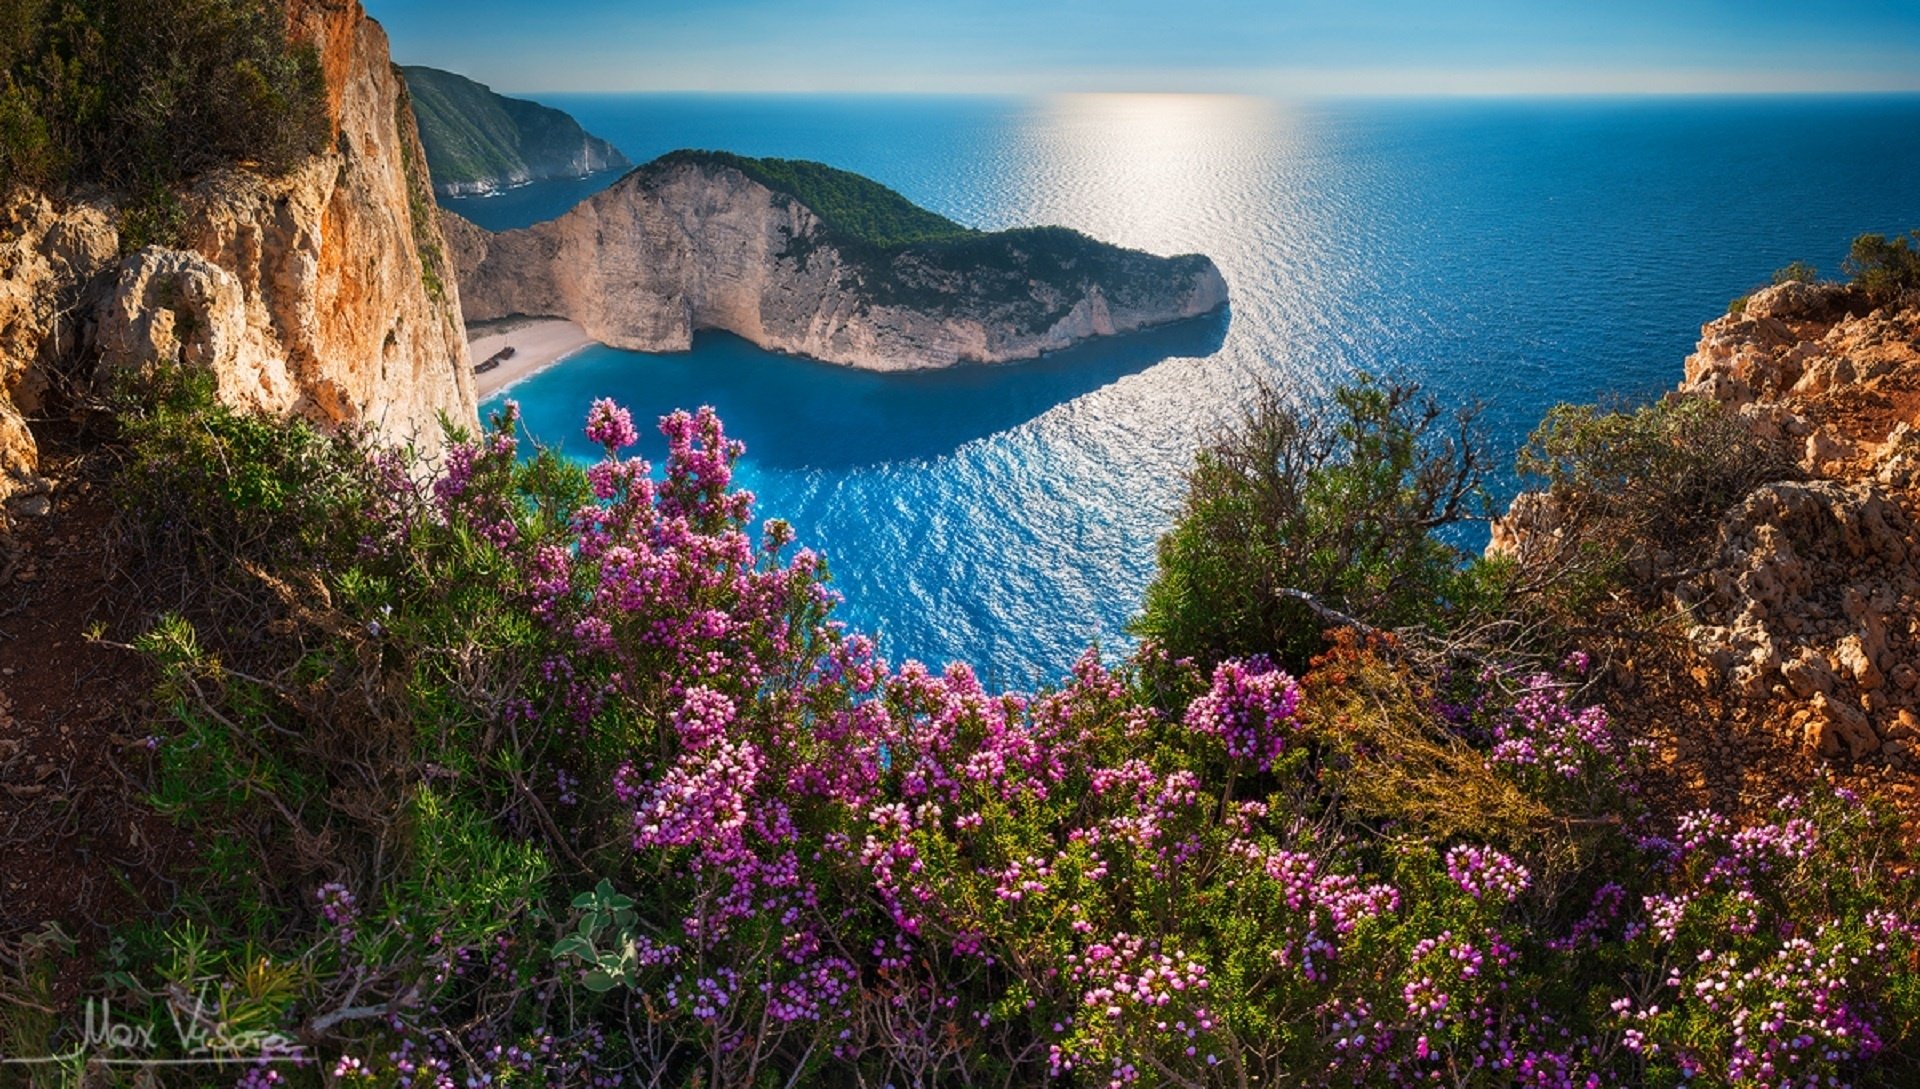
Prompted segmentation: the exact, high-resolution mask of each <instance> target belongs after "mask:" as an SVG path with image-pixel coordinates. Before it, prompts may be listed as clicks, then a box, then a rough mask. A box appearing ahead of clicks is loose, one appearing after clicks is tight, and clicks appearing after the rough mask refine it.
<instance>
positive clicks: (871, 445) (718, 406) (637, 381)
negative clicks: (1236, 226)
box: [510, 307, 1231, 471]
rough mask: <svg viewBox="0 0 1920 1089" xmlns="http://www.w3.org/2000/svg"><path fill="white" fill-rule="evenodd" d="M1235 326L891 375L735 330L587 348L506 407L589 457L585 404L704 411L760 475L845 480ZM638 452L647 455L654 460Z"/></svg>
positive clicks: (1039, 408)
mask: <svg viewBox="0 0 1920 1089" xmlns="http://www.w3.org/2000/svg"><path fill="white" fill-rule="evenodd" d="M1230 321H1231V313H1230V311H1229V308H1226V307H1222V308H1221V309H1220V310H1217V311H1215V312H1214V313H1212V314H1207V315H1203V316H1201V317H1198V318H1191V319H1188V320H1186V321H1181V322H1176V323H1173V324H1171V325H1164V326H1160V327H1158V328H1154V329H1147V330H1143V331H1141V332H1138V333H1131V334H1128V335H1125V336H1116V337H1107V338H1102V339H1098V340H1094V341H1090V342H1088V343H1084V344H1080V345H1076V346H1075V347H1072V348H1069V349H1066V350H1064V351H1060V352H1053V353H1050V354H1048V355H1044V356H1041V357H1040V358H1038V359H1033V360H1028V361H1025V362H1020V363H1007V364H1000V365H994V366H981V365H963V366H957V367H949V368H944V369H941V370H928V371H905V372H899V373H878V372H874V371H863V370H856V369H854V368H852V367H843V366H836V365H834V364H829V363H821V362H818V361H816V360H811V359H804V358H801V357H797V356H788V355H780V354H777V353H774V352H768V351H763V350H761V349H760V348H756V347H754V346H753V345H752V344H749V343H748V342H747V341H745V340H742V339H740V338H739V337H736V336H733V335H732V334H729V333H719V332H702V333H698V334H696V335H695V336H694V341H693V348H692V350H691V351H687V352H677V353H671V354H653V353H640V352H620V351H615V350H613V349H590V350H589V351H588V352H585V353H582V355H581V356H580V357H579V358H576V359H574V360H570V361H569V362H567V363H566V364H565V365H563V366H561V367H556V368H554V369H553V370H552V371H549V372H548V373H546V374H543V375H540V376H538V377H536V378H535V379H531V380H529V382H527V383H524V384H521V385H518V386H516V387H514V389H513V390H512V391H511V393H510V396H513V397H515V398H516V399H518V400H520V401H522V402H523V403H524V404H525V407H526V420H527V424H528V427H529V429H530V430H531V431H532V432H533V433H534V434H535V435H536V436H538V437H540V438H541V439H543V440H545V441H548V442H555V441H558V442H561V443H562V444H563V445H564V446H565V448H566V449H567V452H568V453H571V454H576V455H579V456H583V457H590V456H592V454H593V451H592V450H591V449H590V448H589V447H588V446H587V445H586V443H585V440H584V439H583V438H579V437H578V433H579V421H580V420H581V419H582V418H583V416H584V413H585V411H586V406H587V405H588V404H589V403H590V402H591V400H592V399H593V398H594V397H612V398H614V399H615V400H617V401H620V402H621V403H622V404H624V405H626V406H627V407H629V408H630V409H632V410H633V414H634V418H635V420H636V421H641V420H650V419H652V418H654V417H657V416H659V415H662V414H664V413H667V412H670V411H672V410H674V409H676V408H686V409H692V408H694V407H696V406H699V405H703V404H710V405H712V406H713V407H714V408H715V410H716V411H718V412H719V413H720V418H721V419H722V420H723V421H725V423H726V426H727V431H728V433H729V434H730V435H732V436H734V437H736V438H739V439H741V440H743V441H744V442H746V444H747V456H748V457H749V458H751V459H752V460H753V461H755V462H757V463H759V464H760V465H762V466H764V467H766V468H769V469H775V470H801V471H805V470H826V471H844V470H849V469H859V468H864V467H867V466H873V465H883V464H888V463H894V462H908V461H918V460H929V459H933V458H938V457H942V456H945V455H948V454H952V453H953V452H954V451H956V450H958V449H959V448H960V447H961V446H963V445H965V444H966V443H969V442H972V441H973V440H975V439H980V438H985V437H987V436H989V435H994V434H998V433H1000V432H1002V431H1005V430H1007V429H1009V428H1013V427H1017V426H1019V425H1020V424H1023V423H1026V422H1027V421H1028V420H1031V419H1033V418H1034V417H1036V416H1039V415H1040V414H1042V413H1044V412H1046V411H1047V410H1048V409H1051V408H1053V407H1054V406H1056V405H1060V404H1064V403H1066V402H1068V401H1071V400H1073V399H1074V398H1076V397H1080V396H1082V395H1084V394H1087V393H1090V392H1092V391H1094V390H1097V389H1099V388H1101V387H1102V386H1106V385H1109V384H1111V383H1113V382H1116V381H1118V380H1120V379H1121V378H1124V377H1126V376H1127V375H1130V374H1136V373H1139V372H1141V371H1144V370H1146V369H1147V368H1149V367H1152V366H1153V365H1154V364H1156V363H1159V362H1161V361H1163V360H1167V359H1174V358H1202V357H1206V356H1210V355H1212V354H1214V353H1215V352H1217V351H1219V350H1220V346H1221V345H1222V343H1224V341H1225V339H1226V333H1227V327H1228V325H1229V323H1230ZM576 402H577V403H576ZM645 445H646V447H648V448H647V449H644V450H643V452H644V453H645V454H646V455H647V456H649V457H652V456H655V455H656V454H657V453H658V452H657V451H655V450H652V449H651V448H650V447H651V446H652V445H653V444H652V443H647V444H645Z"/></svg>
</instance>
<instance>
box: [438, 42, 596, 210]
mask: <svg viewBox="0 0 1920 1089" xmlns="http://www.w3.org/2000/svg"><path fill="white" fill-rule="evenodd" d="M400 71H401V73H402V74H404V75H405V76H406V79H407V87H408V89H409V90H410V91H411V92H412V94H413V115H414V118H415V120H416V121H418V122H419V126H420V142H421V144H422V145H424V146H425V147H426V149H427V171H428V173H430V174H431V175H432V176H433V184H434V186H435V187H436V188H438V189H440V190H441V191H442V192H449V191H454V190H457V189H460V188H463V187H465V188H469V189H472V188H484V187H498V186H506V185H513V184H517V183H520V182H525V181H534V180H538V179H541V178H554V177H572V176H575V175H579V174H584V173H591V172H593V171H598V170H607V169H612V168H617V167H623V166H627V165H629V164H628V163H627V158H626V156H624V155H622V154H620V151H619V149H618V148H615V147H614V146H613V145H612V144H609V143H607V142H606V141H605V140H602V139H600V138H599V137H597V136H593V135H591V134H589V133H588V132H587V131H586V130H584V129H582V128H581V127H580V124H579V122H577V121H575V120H574V119H573V118H572V117H570V116H568V115H567V114H566V113H564V112H562V111H560V110H556V109H553V108H552V107H549V106H542V105H540V104H539V103H538V102H529V101H527V100H525V99H520V98H508V97H506V96H505V95H498V94H495V93H494V92H493V91H492V90H491V89H489V88H488V87H486V86H485V85H484V84H480V83H475V82H474V81H473V80H470V79H468V78H466V77H465V76H460V75H455V74H454V73H452V72H443V71H440V70H439V69H437V68H424V67H420V66H418V65H405V66H402V67H401V69H400Z"/></svg>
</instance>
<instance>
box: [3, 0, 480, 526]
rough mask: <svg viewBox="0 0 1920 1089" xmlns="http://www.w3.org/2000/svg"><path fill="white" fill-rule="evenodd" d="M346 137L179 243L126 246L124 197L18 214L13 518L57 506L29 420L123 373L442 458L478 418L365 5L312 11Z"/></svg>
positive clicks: (191, 216)
mask: <svg viewBox="0 0 1920 1089" xmlns="http://www.w3.org/2000/svg"><path fill="white" fill-rule="evenodd" d="M290 12H291V20H292V21H291V26H292V31H293V34H294V36H295V37H296V39H298V40H301V41H306V42H311V43H313V44H314V45H315V46H316V47H317V49H318V51H319V54H320V59H321V64H322V68H323V71H324V75H325V80H326V89H327V107H328V114H329V117H330V119H331V122H332V125H333V129H334V139H333V141H332V142H331V145H330V148H329V150H328V151H327V152H325V153H324V154H320V155H316V156H313V157H312V158H311V159H310V160H309V161H307V162H306V163H304V164H303V165H301V166H299V167H298V168H297V169H295V170H293V171H291V172H290V173H288V174H286V175H284V176H279V177H270V176H266V175H263V174H260V173H256V172H253V171H248V170H223V171H218V172H215V173H213V174H212V175H210V176H207V177H205V178H203V179H201V180H200V182H199V183H198V184H197V185H196V186H195V187H194V188H193V189H192V191H191V192H189V193H186V194H184V195H183V196H182V198H181V199H182V206H183V208H182V211H183V218H182V222H181V224H180V226H179V229H178V230H177V231H176V232H174V238H173V239H171V241H173V242H174V243H175V244H174V245H169V246H146V247H143V248H140V249H137V250H134V251H132V252H123V251H124V250H125V249H126V245H125V242H126V240H125V238H124V237H123V230H124V229H125V224H124V223H123V222H122V217H121V214H120V211H119V209H118V208H117V207H116V206H115V205H114V204H113V203H112V202H111V201H109V200H105V199H100V200H94V201H75V202H68V203H59V202H56V201H55V200H53V199H50V198H48V197H46V196H43V195H39V194H33V193H25V194H18V195H16V196H15V197H14V198H13V199H12V200H11V202H9V203H7V204H6V206H5V207H0V501H9V500H10V501H11V503H12V505H13V506H14V507H15V508H16V509H26V510H29V511H30V510H33V509H37V508H41V507H44V505H45V494H44V493H45V492H46V491H47V490H48V489H49V488H50V487H51V484H50V482H48V481H46V480H44V479H42V478H41V477H39V476H38V475H37V473H36V469H37V466H38V454H37V450H36V447H35V444H34V439H33V436H32V434H31V433H30V432H29V431H28V429H27V427H26V419H27V418H28V417H31V416H35V415H39V414H43V413H45V412H48V411H51V410H54V409H55V408H56V407H57V406H59V405H63V404H71V403H73V402H74V401H75V400H77V399H80V398H83V397H84V396H85V395H86V394H87V392H88V391H89V390H95V389H98V388H99V386H100V385H101V384H102V383H103V382H104V381H106V380H108V379H109V377H110V375H111V373H112V372H113V371H114V370H115V369H117V368H122V367H139V366H144V365H146V364H148V363H151V362H154V361H156V360H163V361H169V362H178V363H184V364H187V365H190V366H194V367H202V368H206V369H207V370H210V371H211V372H212V373H213V375H214V378H215V380H216V382H217V385H218V390H219V394H220V396H221V398H222V399H223V400H225V401H227V402H228V403H231V404H234V405H236V406H244V407H248V408H254V409H259V410H262V411H266V412H271V413H275V414H287V413H301V414H304V415H307V416H309V417H312V418H314V419H316V420H320V421H322V422H325V423H329V424H342V423H364V424H367V425H370V426H375V427H378V428H380V429H381V430H383V431H384V432H385V433H386V434H387V435H389V436H391V437H393V438H395V439H409V438H411V439H415V440H417V441H419V442H420V443H421V444H422V445H424V446H427V447H433V446H436V445H437V443H438V440H439V434H440V432H439V425H438V417H439V416H440V414H442V413H445V414H447V415H448V416H451V417H452V418H454V419H455V420H465V421H471V420H472V419H473V418H474V394H473V378H472V366H471V362H470V361H469V359H468V357H467V347H466V335H465V328H464V326H463V324H462V320H461V316H460V299H459V294H458V287H457V285H456V283H455V278H454V276H453V272H452V267H451V264H450V263H449V261H448V259H447V256H446V248H445V243H444V240H443V239H442V237H441V234H440V228H439V224H438V221H437V218H436V216H435V213H434V206H433V198H432V192H431V190H430V189H429V188H428V181H427V171H426V167H425V159H424V154H423V152H422V150H421V147H420V140H419V135H418V133H417V131H416V130H415V127H414V122H413V114H412V111H411V110H410V109H409V108H408V105H407V91H406V85H405V83H404V82H402V80H401V79H400V77H399V75H398V73H397V72H396V71H395V69H394V68H393V66H392V62H391V61H390V59H389V57H388V54H387V39H386V34H385V32H384V31H383V30H382V29H381V28H380V26H379V24H378V23H375V22H374V21H373V20H371V19H369V18H367V16H366V13H365V11H364V10H363V9H362V8H361V6H360V4H359V3H358V0H295V2H294V3H292V4H291V5H290Z"/></svg>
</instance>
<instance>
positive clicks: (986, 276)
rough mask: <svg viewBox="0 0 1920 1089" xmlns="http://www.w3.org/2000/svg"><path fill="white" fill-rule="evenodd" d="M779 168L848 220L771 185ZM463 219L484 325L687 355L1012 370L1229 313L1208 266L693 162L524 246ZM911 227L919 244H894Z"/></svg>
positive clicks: (717, 161)
mask: <svg viewBox="0 0 1920 1089" xmlns="http://www.w3.org/2000/svg"><path fill="white" fill-rule="evenodd" d="M770 166H771V167H780V168H786V169H787V174H786V175H784V176H794V177H801V178H808V179H811V180H812V181H813V182H814V183H815V186H816V188H818V189H819V190H820V192H822V193H824V194H829V195H831V196H833V197H834V198H835V199H837V200H838V201H839V202H840V204H839V205H838V206H837V207H835V208H833V209H832V210H831V211H828V210H825V209H820V208H816V207H813V206H810V204H809V203H808V202H807V201H806V200H804V199H802V197H801V196H799V195H796V194H795V193H794V192H793V191H791V190H789V189H783V188H780V187H778V184H777V182H776V184H773V185H770V184H768V180H767V179H768V178H771V177H772V176H773V174H772V171H771V170H767V171H763V170H762V169H761V168H762V167H770ZM793 168H797V169H798V170H799V173H797V174H796V173H794V171H793ZM822 203H824V202H822ZM861 217H867V218H861ZM445 220H446V232H447V234H448V236H449V238H450V239H451V240H452V243H453V253H454V260H455V264H456V265H457V266H458V268H459V277H460V290H461V298H462V300H463V302H464V304H465V306H466V316H467V317H468V319H469V320H473V321H480V320H486V319H492V318H500V317H506V316H509V315H514V314H527V315H541V316H552V317H564V318H569V319H572V320H574V321H577V322H579V323H580V324H581V325H582V326H583V327H585V329H586V330H587V332H588V334H589V335H591V336H593V337H594V338H595V339H597V340H600V341H602V342H603V343H606V344H610V345H613V346H614V347H620V348H630V349H635V350H641V351H677V350H684V349H685V348H687V347H688V345H689V344H690V343H691V340H692V336H693V333H694V332H695V331H696V330H700V329H721V330H726V331H728V332H731V333H735V334H737V335H739V336H741V337H744V338H746V339H747V340H750V341H752V342H753V343H755V344H757V345H760V346H761V347H763V348H768V349H771V350H774V351H781V352H791V353H795V354H798V355H804V356H809V357H811V358H814V359H819V360H825V361H827V362H832V363H843V364H848V365H851V366H855V367H862V368H867V369H872V370H908V369H915V368H925V367H944V366H949V365H952V364H955V363H962V362H974V363H1002V362H1007V361H1009V360H1016V359H1030V358H1033V357H1034V356H1038V355H1040V354H1041V353H1042V352H1048V351H1053V350H1056V349H1060V348H1065V347H1067V346H1069V345H1071V344H1074V343H1077V342H1079V341H1081V340H1085V339H1087V338H1089V337H1095V336H1107V335H1111V334H1115V333H1125V332H1129V331H1132V330H1136V329H1141V328H1145V327H1147V326H1152V325H1159V324H1164V323H1167V322H1172V321H1177V320H1180V319H1182V318H1189V317H1194V316H1196V315H1199V314H1205V313H1208V312H1210V311H1213V310H1215V309H1217V308H1219V307H1221V306H1223V305H1225V303H1226V301H1227V288H1226V282H1225V281H1224V280H1223V279H1222V278H1221V276H1220V273H1219V270H1218V269H1216V268H1215V267H1214V265H1213V262H1212V261H1210V260H1208V259H1207V258H1205V257H1202V256H1198V255H1187V256H1183V257H1155V256H1152V255H1150V254H1146V253H1141V252H1139V251H1135V250H1125V249H1120V248H1119V247H1116V246H1110V245H1107V244H1105V243H1101V242H1096V241H1094V240H1093V239H1090V238H1087V237H1086V236H1084V235H1081V234H1078V233H1076V232H1073V231H1068V230H1065V229H1061V228H1036V229H1031V230H1020V231H1005V232H1000V233H997V234H983V233H980V232H975V231H969V230H966V229H965V228H962V227H959V226H958V225H957V224H952V223H950V222H948V221H946V220H943V219H940V217H938V216H934V215H933V214H932V213H930V212H926V211H925V210H924V209H916V208H913V206H911V205H910V204H907V203H906V201H905V200H904V198H901V197H900V196H899V195H898V194H896V193H893V192H892V191H891V190H886V189H884V188H882V187H880V186H878V185H876V184H875V183H873V182H870V181H867V180H866V179H863V178H858V177H857V176H855V175H850V174H845V173H844V172H841V171H833V170H831V169H830V168H826V167H821V166H819V164H807V163H784V162H781V161H778V160H742V159H737V158H734V157H731V156H723V155H717V154H711V153H694V152H681V153H675V154H673V155H669V156H666V157H663V158H661V159H658V160H655V161H654V162H652V163H649V164H647V165H646V166H643V167H640V168H639V169H637V170H635V171H634V172H632V173H631V174H629V175H627V177H625V178H623V179H622V180H621V181H620V182H618V183H617V184H615V185H614V186H613V187H612V188H610V189H608V190H606V191H604V192H602V193H600V194H598V195H596V196H594V197H592V198H589V199H588V200H586V201H583V202H582V203H581V204H580V205H579V206H577V207H575V208H574V209H573V210H572V211H570V212H568V213H567V214H566V215H564V216H562V217H560V218H559V219H557V220H553V221H550V222H547V223H542V224H539V225H536V226H534V227H531V228H528V229H525V230H518V231H506V232H502V233H499V234H490V233H488V232H486V231H483V230H481V229H480V228H478V227H475V226H474V225H472V224H470V223H465V222H463V221H460V220H459V219H458V217H455V216H452V215H450V214H448V215H446V216H445ZM874 223H881V224H884V227H883V228H882V227H874V226H873V225H872V224H874ZM901 224H905V225H907V227H909V228H911V229H912V231H913V232H914V233H913V234H911V235H908V236H906V237H908V239H909V240H908V241H904V242H902V241H897V240H896V239H897V237H898V235H897V228H898V227H899V225H901ZM929 225H931V227H932V228H933V229H931V230H929V229H928V227H929ZM863 227H864V228H865V233H864V234H863V229H862V228H863ZM882 230H885V231H886V232H895V233H888V234H886V235H885V236H884V237H881V234H882Z"/></svg>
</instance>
